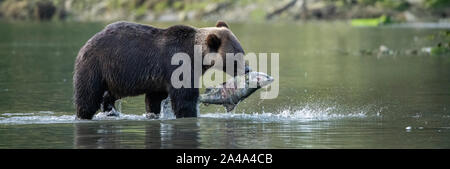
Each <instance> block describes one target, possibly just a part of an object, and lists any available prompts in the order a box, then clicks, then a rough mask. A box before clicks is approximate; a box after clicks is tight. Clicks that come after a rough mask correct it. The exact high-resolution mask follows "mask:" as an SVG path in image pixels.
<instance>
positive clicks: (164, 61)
mask: <svg viewBox="0 0 450 169" xmlns="http://www.w3.org/2000/svg"><path fill="white" fill-rule="evenodd" d="M194 45H201V46H202V57H204V56H205V55H206V54H208V53H217V54H218V55H219V56H220V57H222V59H223V65H224V66H223V71H225V67H226V66H225V64H226V59H225V58H226V57H225V54H226V53H233V54H238V53H242V54H243V53H244V50H243V49H242V47H241V44H240V42H239V40H238V39H237V38H236V36H235V35H234V34H233V33H232V32H231V30H230V29H229V26H228V25H227V24H226V23H225V22H222V21H219V22H217V24H216V27H207V28H195V27H191V26H185V25H176V26H171V27H168V28H166V29H161V28H156V27H152V26H149V25H142V24H137V23H130V22H123V21H121V22H115V23H112V24H110V25H108V26H106V27H105V28H104V29H103V30H102V31H100V32H98V33H97V34H95V35H94V36H93V37H92V38H91V39H89V40H88V41H87V42H86V44H85V45H84V46H83V47H82V48H81V49H80V51H79V53H78V56H77V58H76V61H75V69H74V76H73V82H74V104H75V107H76V111H77V118H79V119H92V117H93V116H94V115H95V113H96V112H97V110H98V109H99V108H100V106H101V105H102V110H103V111H110V110H112V108H114V103H115V101H116V100H117V99H120V98H124V97H127V96H137V95H141V94H145V105H146V106H145V108H146V112H147V113H154V114H159V113H160V104H161V101H162V100H163V99H165V98H166V97H167V96H170V97H171V100H172V108H173V111H174V112H175V115H176V117H177V118H181V117H196V116H197V111H198V110H197V109H198V108H197V99H198V97H199V89H198V88H193V87H192V88H184V87H181V88H175V87H173V86H172V84H171V75H172V73H173V71H174V70H175V69H177V67H178V66H179V65H172V64H171V58H172V56H173V55H174V54H176V53H179V52H183V53H186V54H188V55H189V57H190V58H191V60H193V59H194V58H193V57H194ZM241 57H242V56H241ZM241 59H242V58H241ZM233 64H235V65H234V67H235V71H234V73H232V76H236V75H238V74H239V72H246V71H244V70H243V69H248V67H247V66H246V65H244V63H243V62H233ZM210 67H211V66H210V65H203V64H202V71H203V72H202V73H204V71H206V70H207V69H209V68H210ZM192 69H194V67H193V66H192ZM247 71H248V70H247ZM191 72H194V71H191ZM191 77H192V78H194V77H195V76H191ZM194 80H198V79H192V81H194Z"/></svg>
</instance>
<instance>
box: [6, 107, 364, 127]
mask: <svg viewBox="0 0 450 169" xmlns="http://www.w3.org/2000/svg"><path fill="white" fill-rule="evenodd" d="M332 109H334V108H325V109H311V108H308V107H305V108H300V109H297V110H291V109H285V110H281V111H279V112H262V113H234V112H231V113H219V112H216V113H202V114H200V117H202V118H216V119H237V120H239V119H240V120H252V121H262V122H278V121H279V122H285V121H299V122H303V121H314V120H336V119H351V118H365V117H367V114H366V113H365V112H364V111H361V112H355V113H346V114H338V113H333V112H332V111H331V110H332ZM0 115H1V116H3V117H1V116H0V124H52V123H80V122H95V121H123V120H130V121H150V120H151V119H147V118H146V117H145V115H144V114H142V115H137V114H123V113H119V116H107V113H97V114H96V115H95V116H94V118H93V120H77V119H76V117H75V115H57V113H54V112H51V111H42V112H35V113H3V114H0ZM170 119H174V115H167V114H163V115H162V116H161V119H159V120H170Z"/></svg>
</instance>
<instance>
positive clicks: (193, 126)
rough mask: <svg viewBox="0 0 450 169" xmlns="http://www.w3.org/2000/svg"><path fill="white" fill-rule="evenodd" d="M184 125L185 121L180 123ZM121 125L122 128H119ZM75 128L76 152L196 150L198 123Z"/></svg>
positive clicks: (101, 124)
mask: <svg viewBox="0 0 450 169" xmlns="http://www.w3.org/2000/svg"><path fill="white" fill-rule="evenodd" d="M181 121H183V120H181ZM118 123H119V124H118ZM118 123H117V122H112V123H111V122H99V123H75V124H74V127H75V129H74V131H75V132H74V135H75V136H74V148H88V149H91V148H107V149H108V148H153V149H159V148H197V147H198V145H199V143H198V141H197V140H198V123H196V122H192V123H191V122H181V123H180V122H177V121H147V122H140V123H139V125H136V124H131V125H130V124H127V122H118Z"/></svg>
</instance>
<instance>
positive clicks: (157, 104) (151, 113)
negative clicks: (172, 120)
mask: <svg viewBox="0 0 450 169" xmlns="http://www.w3.org/2000/svg"><path fill="white" fill-rule="evenodd" d="M167 96H168V93H166V92H151V93H147V94H145V111H146V117H147V118H150V119H157V118H159V114H160V113H161V101H162V100H164V99H166V98H167Z"/></svg>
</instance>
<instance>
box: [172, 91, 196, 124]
mask: <svg viewBox="0 0 450 169" xmlns="http://www.w3.org/2000/svg"><path fill="white" fill-rule="evenodd" d="M169 95H170V99H171V101H172V110H173V112H174V113H175V116H176V117H177V118H184V117H197V112H198V106H197V104H198V97H199V90H198V89H196V88H179V89H172V90H171V91H170V93H169Z"/></svg>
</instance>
